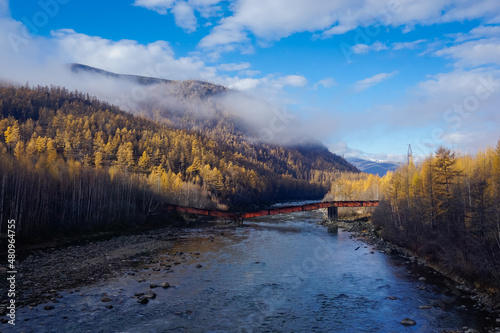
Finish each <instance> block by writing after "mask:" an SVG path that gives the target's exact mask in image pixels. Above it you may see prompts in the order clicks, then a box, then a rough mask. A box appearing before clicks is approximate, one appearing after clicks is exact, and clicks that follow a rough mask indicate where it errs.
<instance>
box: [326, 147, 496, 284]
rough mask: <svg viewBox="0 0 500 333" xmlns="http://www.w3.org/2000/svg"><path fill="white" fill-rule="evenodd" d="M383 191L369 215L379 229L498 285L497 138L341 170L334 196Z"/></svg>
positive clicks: (453, 269) (373, 195)
mask: <svg viewBox="0 0 500 333" xmlns="http://www.w3.org/2000/svg"><path fill="white" fill-rule="evenodd" d="M350 195H354V196H356V197H359V198H362V199H377V198H379V199H380V205H379V207H377V208H376V210H375V213H374V215H373V223H374V224H375V225H376V226H377V227H378V228H379V229H380V232H381V236H382V237H383V238H384V239H387V240H389V241H391V242H393V243H395V244H398V245H401V246H403V247H406V248H408V249H410V250H412V251H414V252H415V253H417V254H418V255H420V256H422V257H424V258H426V259H428V260H429V261H430V262H433V263H437V264H438V265H439V266H440V267H441V268H443V269H445V270H446V271H448V272H449V273H451V274H456V275H459V276H462V277H464V278H466V279H468V280H470V281H476V282H479V283H482V284H483V285H486V286H491V287H494V289H492V291H494V292H498V290H500V141H499V143H498V145H497V147H496V149H493V148H488V149H487V150H486V151H484V152H479V153H478V154H477V155H476V156H469V155H464V156H457V155H456V154H455V153H454V152H452V151H451V150H449V149H447V148H444V147H440V148H439V149H437V150H436V152H435V154H434V155H432V156H430V157H428V158H427V159H426V160H425V161H423V162H422V163H420V164H419V165H418V166H416V165H415V164H414V163H413V161H410V163H409V164H407V165H403V166H401V167H400V168H399V169H397V170H396V171H394V172H389V173H388V174H387V175H386V176H384V177H383V178H380V177H375V176H372V175H370V176H366V175H363V174H360V175H351V176H348V175H346V176H343V177H342V178H341V179H340V180H339V181H338V182H335V183H334V184H333V185H332V189H331V191H330V196H331V197H336V198H343V199H347V198H349V196H350Z"/></svg>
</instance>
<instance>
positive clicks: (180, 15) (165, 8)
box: [133, 0, 221, 32]
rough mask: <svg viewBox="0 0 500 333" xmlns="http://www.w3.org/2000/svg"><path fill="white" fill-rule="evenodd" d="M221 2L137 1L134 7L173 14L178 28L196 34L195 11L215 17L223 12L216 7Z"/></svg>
mask: <svg viewBox="0 0 500 333" xmlns="http://www.w3.org/2000/svg"><path fill="white" fill-rule="evenodd" d="M219 2H221V0H135V2H134V3H133V5H134V6H137V7H144V8H147V9H149V10H153V11H155V12H157V13H158V14H161V15H167V14H168V13H169V12H171V13H172V14H173V15H174V18H175V24H176V25H177V26H178V27H180V28H182V29H184V30H185V31H186V32H194V31H196V27H197V25H198V20H197V19H196V15H195V11H197V12H199V13H200V15H201V16H203V17H205V18H209V17H212V16H215V15H217V13H218V12H219V11H220V10H221V8H220V7H219V6H216V5H217V4H218V3H219Z"/></svg>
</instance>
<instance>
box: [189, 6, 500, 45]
mask: <svg viewBox="0 0 500 333" xmlns="http://www.w3.org/2000/svg"><path fill="white" fill-rule="evenodd" d="M232 10H233V14H232V16H229V17H226V18H224V19H222V20H221V21H220V22H219V25H218V26H216V27H215V28H214V29H213V30H212V32H211V34H210V35H208V36H206V37H204V38H203V39H202V40H201V42H200V44H199V45H200V47H202V48H208V49H213V50H217V51H218V52H223V51H234V50H237V49H239V46H241V44H247V43H249V34H253V35H254V36H256V37H257V38H258V39H260V40H263V41H274V40H279V39H280V38H283V37H287V36H290V35H292V34H294V33H297V32H304V31H308V32H311V33H315V34H319V35H321V36H322V37H328V36H332V35H335V34H344V33H346V32H348V31H351V30H354V29H356V28H357V27H367V26H373V27H376V26H377V25H381V26H392V27H406V28H405V29H406V30H411V29H412V27H413V26H415V25H431V24H435V23H443V22H455V21H464V20H472V19H485V20H488V19H494V18H495V17H496V16H498V12H499V10H500V2H499V1H496V0H462V1H460V2H450V1H449V0H402V1H398V2H385V1H369V0H355V1H347V0H340V1H331V0H314V1H311V0H274V1H268V0H240V1H238V2H236V3H235V4H234V6H233V7H232ZM352 44H353V45H355V44H359V42H358V43H356V42H353V43H352Z"/></svg>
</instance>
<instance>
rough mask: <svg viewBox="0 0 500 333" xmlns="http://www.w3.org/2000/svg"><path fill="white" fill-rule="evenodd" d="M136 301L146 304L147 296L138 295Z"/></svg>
mask: <svg viewBox="0 0 500 333" xmlns="http://www.w3.org/2000/svg"><path fill="white" fill-rule="evenodd" d="M137 302H138V303H141V304H148V302H149V300H148V298H147V297H139V299H138V300H137Z"/></svg>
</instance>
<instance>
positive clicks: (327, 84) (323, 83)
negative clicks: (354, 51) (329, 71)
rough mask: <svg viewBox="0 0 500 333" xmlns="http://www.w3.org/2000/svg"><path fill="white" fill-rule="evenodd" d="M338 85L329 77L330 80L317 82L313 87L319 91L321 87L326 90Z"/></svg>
mask: <svg viewBox="0 0 500 333" xmlns="http://www.w3.org/2000/svg"><path fill="white" fill-rule="evenodd" d="M336 85H337V82H336V81H335V80H334V79H332V78H331V77H329V78H326V79H323V80H319V81H318V82H316V83H315V84H314V86H313V89H318V88H319V86H323V87H324V88H331V87H333V86H336Z"/></svg>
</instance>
